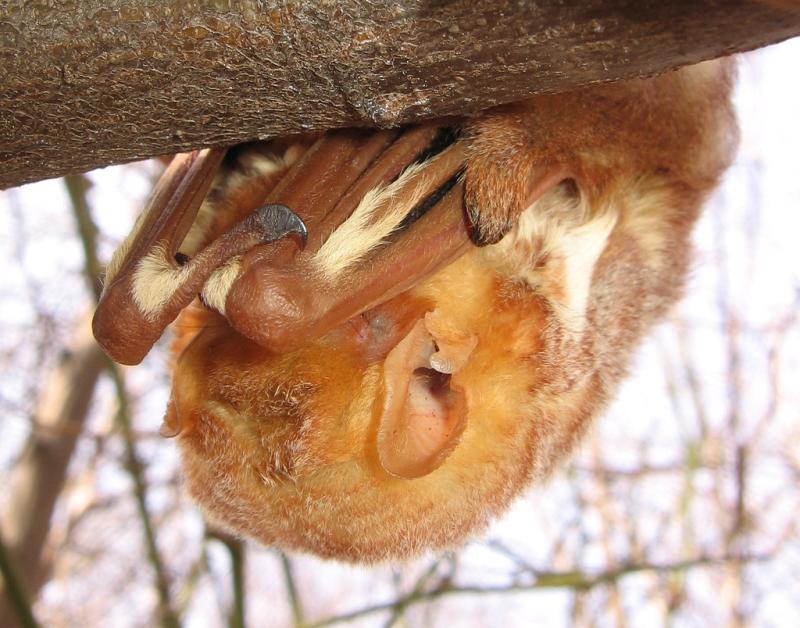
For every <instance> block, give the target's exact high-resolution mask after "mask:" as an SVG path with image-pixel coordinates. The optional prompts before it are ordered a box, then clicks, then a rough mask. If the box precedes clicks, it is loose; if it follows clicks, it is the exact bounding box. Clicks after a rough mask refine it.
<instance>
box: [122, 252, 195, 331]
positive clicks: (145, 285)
mask: <svg viewBox="0 0 800 628" xmlns="http://www.w3.org/2000/svg"><path fill="white" fill-rule="evenodd" d="M188 271H189V269H188V268H186V267H181V268H175V267H174V266H173V265H172V264H171V263H170V261H169V260H168V259H167V253H166V251H165V250H164V249H163V248H162V247H160V246H157V247H154V248H153V250H152V251H150V252H149V253H148V254H147V255H145V256H144V257H143V258H142V259H141V260H139V263H138V264H137V265H136V270H135V271H134V273H133V286H132V292H133V300H134V302H135V303H136V306H137V307H138V308H139V310H140V311H141V312H142V314H144V316H145V318H147V319H148V320H153V319H155V318H156V317H157V316H158V314H159V312H161V310H162V309H163V308H164V306H165V305H166V304H167V302H168V301H169V299H170V297H172V295H173V294H175V292H177V291H178V289H179V288H180V287H181V285H182V284H183V282H184V281H185V280H186V276H187V274H188Z"/></svg>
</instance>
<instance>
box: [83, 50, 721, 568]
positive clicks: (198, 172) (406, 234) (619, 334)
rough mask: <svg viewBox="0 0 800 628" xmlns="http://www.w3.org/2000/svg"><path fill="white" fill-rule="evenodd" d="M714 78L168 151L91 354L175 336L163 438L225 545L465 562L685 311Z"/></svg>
mask: <svg viewBox="0 0 800 628" xmlns="http://www.w3.org/2000/svg"><path fill="white" fill-rule="evenodd" d="M731 74H732V64H731V62H730V61H729V60H723V61H715V62H707V63H703V64H700V65H696V66H692V67H687V68H684V69H682V70H679V71H675V72H671V73H668V74H665V75H663V76H659V77H657V78H652V79H646V80H636V81H628V82H618V83H613V84H606V85H601V86H594V87H589V88H585V89H580V90H576V91H572V92H568V93H563V94H557V95H543V96H537V97H535V98H531V99H529V100H526V101H524V102H520V103H516V104H513V105H507V106H503V107H498V108H496V109H493V110H490V111H488V112H484V113H483V114H481V115H480V116H477V117H474V118H469V119H462V120H445V121H435V122H431V123H428V124H423V125H419V126H414V127H409V128H404V129H397V130H380V131H374V130H373V131H366V130H345V131H333V132H329V133H326V134H322V135H316V136H310V135H306V136H297V137H289V138H281V139H276V140H273V141H270V142H266V143H258V144H251V145H244V146H240V147H237V148H235V149H231V150H230V151H228V154H227V156H225V151H223V150H219V149H210V150H203V151H197V152H195V153H191V154H186V155H178V156H177V157H175V158H174V159H173V161H172V163H171V164H170V165H169V166H168V168H167V170H166V172H165V174H164V176H163V177H162V179H161V181H160V182H159V183H158V185H157V187H156V189H155V190H154V192H153V196H152V198H151V200H150V203H149V206H148V208H147V209H146V210H145V212H144V213H143V215H142V216H141V217H140V219H139V221H138V222H137V224H136V226H135V228H134V230H133V233H132V234H131V236H129V238H128V239H127V240H126V241H125V242H124V243H123V245H122V246H121V247H120V250H119V251H117V253H116V254H115V256H114V258H113V259H112V262H111V264H110V265H109V268H108V272H107V277H106V287H105V291H104V293H103V297H102V300H101V303H100V306H99V308H98V310H97V314H96V316H95V320H94V330H95V335H96V336H97V338H98V340H99V341H100V343H101V344H102V345H103V347H104V348H105V349H106V351H107V352H108V353H109V354H110V355H111V356H112V357H113V358H115V359H116V360H118V361H120V362H123V363H128V364H135V363H138V362H139V361H140V360H141V359H142V358H143V357H144V355H145V354H146V353H147V351H148V350H149V349H150V347H151V346H152V344H153V343H154V342H155V341H156V340H157V339H158V337H159V336H160V335H161V333H162V332H163V330H164V328H165V327H166V326H167V325H168V324H170V323H171V322H172V321H173V320H174V319H175V318H176V317H178V319H177V324H176V325H175V326H174V330H175V334H176V340H175V343H174V352H175V354H174V355H175V360H174V372H173V388H172V396H171V399H170V402H169V407H168V409H167V413H166V418H165V420H164V425H163V427H162V433H163V434H164V435H165V436H174V437H176V439H177V442H178V444H179V446H180V450H181V455H182V461H183V468H184V472H185V478H186V486H187V487H188V490H189V492H190V493H191V494H192V496H193V497H194V498H195V499H196V500H197V502H198V503H199V504H200V505H201V506H202V508H203V510H204V511H205V512H206V514H207V516H208V517H209V518H210V519H211V520H212V521H214V522H215V523H217V524H218V525H222V526H224V527H226V528H228V529H232V530H233V531H235V532H237V533H240V534H243V535H246V536H248V537H250V538H253V539H255V540H257V541H259V542H261V543H264V544H268V545H278V546H280V547H283V548H287V549H295V550H302V551H308V552H313V553H315V554H318V555H320V556H324V557H333V558H338V559H343V560H349V561H363V562H375V561H381V560H385V559H396V558H406V557H410V556H413V555H415V554H418V553H420V552H423V551H425V550H428V549H439V548H445V547H450V546H453V545H455V544H458V543H460V542H462V541H463V540H464V539H465V538H467V537H468V535H471V534H475V533H476V532H479V531H480V530H481V529H483V528H484V527H485V526H486V524H487V523H488V522H489V521H490V520H491V519H492V518H493V517H494V516H496V515H498V514H499V513H501V512H502V511H503V510H504V509H505V508H506V507H508V505H509V504H510V503H511V501H512V500H513V499H514V498H515V497H517V496H518V495H519V494H520V492H521V491H522V490H523V488H525V487H526V486H527V485H529V484H530V483H531V482H532V481H535V480H541V479H543V478H544V477H545V476H546V475H547V474H548V473H549V472H550V471H551V469H552V468H553V467H554V466H555V465H556V464H557V463H559V461H561V460H563V459H564V458H565V457H566V456H567V454H568V453H569V452H570V450H571V449H572V448H573V447H574V445H575V443H576V441H577V440H578V438H579V437H580V436H581V434H582V433H583V432H584V431H585V430H586V427H587V425H588V424H589V422H590V420H591V419H592V417H594V416H595V415H597V414H598V413H599V412H600V411H601V410H602V409H603V408H604V407H605V405H606V404H607V402H608V400H609V398H610V397H611V396H612V395H613V394H614V390H615V388H616V386H617V385H618V384H619V382H620V379H621V378H622V377H623V376H624V374H625V372H626V369H627V368H628V364H629V361H630V358H631V355H632V352H633V351H634V349H635V347H636V346H637V343H638V342H639V341H640V339H641V338H642V336H643V335H644V334H645V333H646V332H647V330H648V329H649V328H650V327H651V326H652V324H653V323H654V322H655V321H657V320H658V319H659V317H660V316H662V315H663V314H664V313H665V311H666V310H667V309H668V308H669V306H670V305H671V304H672V303H673V302H674V301H675V300H676V298H677V297H678V296H679V293H680V290H681V286H682V284H683V282H684V277H685V275H686V271H687V266H688V264H689V248H690V244H689V239H690V230H691V228H692V225H693V223H694V222H695V219H696V218H697V215H698V211H699V208H700V206H701V204H702V203H703V200H704V199H705V197H706V196H707V195H708V193H709V192H710V191H711V190H712V188H713V187H714V186H715V185H716V183H717V181H718V179H719V177H720V174H721V173H722V171H723V170H724V169H725V168H726V166H727V165H728V163H729V161H730V159H731V156H732V153H733V150H734V147H735V143H736V127H735V122H734V118H733V114H732V112H731V106H730V89H731V80H732V79H731ZM198 296H199V298H198Z"/></svg>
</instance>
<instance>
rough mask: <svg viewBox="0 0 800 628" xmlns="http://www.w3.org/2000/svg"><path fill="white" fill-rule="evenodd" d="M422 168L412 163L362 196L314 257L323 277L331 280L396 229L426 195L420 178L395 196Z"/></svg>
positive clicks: (377, 245)
mask: <svg viewBox="0 0 800 628" xmlns="http://www.w3.org/2000/svg"><path fill="white" fill-rule="evenodd" d="M429 163H430V162H426V164H425V165H428V164H429ZM422 168H423V164H414V165H412V166H410V167H409V168H407V169H406V171H405V172H403V174H402V175H400V177H399V178H398V179H397V180H396V181H394V182H393V183H391V184H389V185H387V186H385V187H378V188H374V189H372V190H370V191H369V192H367V193H366V194H365V195H364V198H362V199H361V202H360V203H359V204H358V207H356V209H355V211H354V212H353V213H352V215H351V216H350V217H349V218H348V219H347V220H346V221H345V222H344V223H342V225H341V226H340V227H339V228H338V229H336V231H334V232H333V233H332V234H331V235H330V237H329V238H328V239H327V240H326V242H325V244H323V245H322V246H321V247H320V249H319V250H318V251H317V252H316V254H315V255H314V258H313V263H314V265H315V266H316V268H317V269H318V270H319V271H320V272H321V273H322V274H323V275H324V276H325V277H327V278H329V279H333V278H335V277H336V276H338V275H339V274H340V273H342V272H343V271H344V270H345V269H347V268H349V267H350V266H352V265H353V264H355V263H356V262H358V261H359V260H361V259H363V258H364V257H365V256H366V255H367V254H368V253H369V252H370V251H372V250H374V249H375V248H377V247H379V246H380V245H381V244H383V243H384V242H385V239H386V238H387V237H389V236H390V235H391V233H392V232H393V231H394V230H395V229H397V227H398V225H399V224H400V223H401V222H402V220H403V218H405V217H406V215H407V214H408V213H409V212H410V211H411V210H412V209H413V208H414V206H415V205H416V204H417V203H419V201H421V200H422V198H423V197H424V196H425V194H426V192H427V185H426V182H427V178H426V177H425V176H424V175H420V176H419V181H418V182H417V184H416V185H415V186H414V189H413V192H412V193H411V194H403V195H402V196H398V193H399V192H400V191H401V190H402V188H403V187H404V186H405V185H406V184H407V182H408V180H409V179H410V178H411V177H414V176H417V175H418V173H419V172H420V170H422Z"/></svg>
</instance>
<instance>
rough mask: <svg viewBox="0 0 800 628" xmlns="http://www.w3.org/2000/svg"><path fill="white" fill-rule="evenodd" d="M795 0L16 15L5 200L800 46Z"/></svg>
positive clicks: (1, 148) (195, 7)
mask: <svg viewBox="0 0 800 628" xmlns="http://www.w3.org/2000/svg"><path fill="white" fill-rule="evenodd" d="M791 4H792V3H788V2H766V1H764V2H756V1H752V2H742V1H740V0H723V1H712V0H703V1H698V2H672V3H633V2H626V1H623V0H590V1H582V2H571V3H564V2H558V1H556V0H551V1H545V2H537V3H516V2H510V1H507V2H503V1H494V2H485V3H475V2H473V1H472V0H456V1H453V2H448V3H433V4H431V3H429V2H423V1H422V0H406V1H405V2H403V3H385V4H384V3H374V2H368V1H367V0H343V1H341V2H336V3H317V2H308V1H305V2H297V3H291V4H289V5H285V4H282V3H272V2H262V1H256V0H249V1H245V2H242V3H238V4H237V11H236V12H235V13H234V12H231V11H229V10H227V11H226V10H222V9H219V8H214V7H213V6H210V5H209V3H206V2H200V1H199V0H195V1H190V2H183V3H180V5H176V4H175V3H153V2H150V1H149V0H126V1H125V2H123V1H122V0H112V1H111V2H106V1H101V0H84V1H81V2H66V3H58V4H57V5H55V6H51V7H45V6H44V5H42V4H33V5H32V4H30V3H25V4H24V6H23V3H21V2H12V3H10V4H9V5H8V8H6V9H5V11H4V15H1V16H0V67H2V68H3V72H2V73H0V188H5V187H9V186H13V185H19V184H22V183H26V182H30V181H36V180H39V179H43V178H47V177H54V176H59V175H63V174H66V173H74V172H81V171H85V170H89V169H92V168H96V167H101V166H106V165H109V164H115V163H123V162H128V161H132V160H136V159H142V158H146V157H151V156H154V155H160V154H168V153H176V152H182V151H187V150H192V149H197V148H201V147H206V146H228V145H233V144H237V143H241V142H243V141H249V140H253V139H259V138H260V139H263V138H266V137H271V136H276V135H286V134H291V133H296V132H299V131H304V130H309V129H329V128H340V127H345V126H368V127H376V126H378V127H389V126H396V125H399V124H403V123H408V122H416V121H420V120H423V119H428V118H433V117H440V116H446V115H453V114H463V113H469V112H475V111H479V110H482V109H485V108H487V107H490V106H492V105H495V104H499V103H503V102H510V101H513V100H519V99H521V98H524V97H526V96H529V95H533V94H536V93H542V92H548V91H558V90H564V89H568V88H571V87H575V86H578V85H584V84H588V83H593V82H598V81H609V80H617V79H623V78H632V77H636V76H644V75H651V74H653V73H657V72H660V71H663V70H666V69H669V68H673V67H678V66H681V65H685V64H688V63H694V62H697V61H700V60H703V59H708V58H712V57H716V56H720V55H724V54H730V53H733V52H737V51H743V50H749V49H753V48H756V47H759V46H763V45H766V44H769V43H773V42H777V41H780V40H782V39H786V38H789V37H792V36H794V35H797V34H800V9H798V8H796V6H795V7H791V6H790V5H791Z"/></svg>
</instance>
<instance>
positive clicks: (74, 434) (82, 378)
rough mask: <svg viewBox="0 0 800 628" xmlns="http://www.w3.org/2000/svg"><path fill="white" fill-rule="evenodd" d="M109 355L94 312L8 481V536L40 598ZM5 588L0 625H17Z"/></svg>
mask: <svg viewBox="0 0 800 628" xmlns="http://www.w3.org/2000/svg"><path fill="white" fill-rule="evenodd" d="M106 364H107V362H106V357H105V355H104V354H103V352H102V351H101V350H100V348H99V347H98V346H97V344H96V343H95V342H94V338H93V337H92V332H91V326H90V325H89V317H88V316H87V317H86V318H85V319H84V320H83V321H82V322H81V324H80V326H79V328H78V331H77V333H76V337H75V338H74V339H73V342H72V344H71V346H70V348H69V349H68V350H67V351H66V352H65V353H64V356H63V358H62V360H61V362H60V364H59V365H58V367H57V368H56V369H55V371H54V372H53V374H52V375H51V376H50V378H49V379H48V381H47V383H46V384H45V387H44V388H43V390H42V396H41V398H40V400H39V403H38V405H37V408H36V417H35V419H36V423H35V426H34V430H33V433H32V434H31V437H30V439H29V442H28V445H27V447H26V449H25V451H24V453H23V455H22V456H21V458H20V460H19V461H18V462H17V464H16V466H15V467H14V472H13V474H12V475H11V478H10V479H9V481H8V490H9V495H10V498H9V503H8V504H7V507H6V508H5V511H4V513H3V517H2V526H3V539H4V541H5V544H6V547H7V549H8V551H9V554H10V555H11V558H12V559H13V560H14V562H15V564H16V566H17V568H18V571H19V576H20V579H21V580H22V584H23V586H24V587H25V590H26V591H27V592H28V594H29V595H30V597H31V598H35V596H36V593H37V591H38V590H39V587H40V586H41V584H42V582H43V581H44V579H45V576H46V574H47V564H46V561H45V560H44V558H43V549H44V545H45V541H46V539H47V535H48V532H49V530H50V517H51V515H52V514H53V509H54V508H55V504H56V500H57V499H58V496H59V495H60V494H61V489H62V488H63V485H64V482H65V481H66V476H67V465H68V464H69V461H70V458H71V457H72V451H73V449H74V448H75V443H76V441H77V438H78V436H79V435H80V433H81V430H82V428H83V423H84V420H85V418H86V415H87V413H88V410H89V404H90V402H91V399H92V394H93V392H94V388H95V384H96V383H97V380H98V378H99V376H100V373H101V372H102V371H103V369H104V368H105V366H106ZM5 593H6V592H5V590H4V588H3V587H0V626H13V625H15V621H14V619H13V618H14V617H15V612H14V609H13V606H11V605H10V604H9V600H8V599H7V598H6V595H5Z"/></svg>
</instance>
